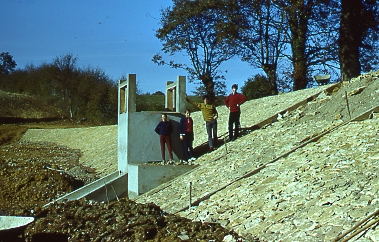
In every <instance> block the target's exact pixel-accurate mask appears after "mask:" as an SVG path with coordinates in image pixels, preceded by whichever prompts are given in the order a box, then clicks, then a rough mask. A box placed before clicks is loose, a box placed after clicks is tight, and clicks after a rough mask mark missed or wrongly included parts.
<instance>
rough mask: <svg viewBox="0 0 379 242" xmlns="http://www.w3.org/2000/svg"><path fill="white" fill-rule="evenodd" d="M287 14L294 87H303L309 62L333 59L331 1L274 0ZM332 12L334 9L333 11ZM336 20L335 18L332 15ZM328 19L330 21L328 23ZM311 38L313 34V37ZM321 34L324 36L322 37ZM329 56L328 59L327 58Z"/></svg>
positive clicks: (307, 79)
mask: <svg viewBox="0 0 379 242" xmlns="http://www.w3.org/2000/svg"><path fill="white" fill-rule="evenodd" d="M275 2H276V3H277V4H278V5H279V6H280V7H281V8H283V10H284V11H285V13H286V17H287V22H288V27H289V39H290V46H291V55H290V56H289V59H290V61H291V62H292V66H293V75H292V77H293V90H300V89H305V88H306V87H307V85H308V83H309V81H310V80H311V78H310V77H309V73H310V69H309V67H310V66H312V65H320V64H324V65H325V64H326V62H328V61H334V60H335V59H336V57H334V55H333V54H332V53H333V48H332V47H333V46H334V45H335V43H334V42H333V36H328V33H333V28H331V27H333V25H334V21H333V16H334V15H333V14H330V11H331V10H334V9H335V7H334V6H332V2H333V1H332V0H307V1H298V0H277V1H275ZM333 13H334V12H333ZM334 19H335V18H334ZM329 21H330V23H329ZM312 37H315V38H313V39H312ZM321 37H323V38H322V39H321ZM330 58H331V59H330Z"/></svg>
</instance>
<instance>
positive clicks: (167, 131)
mask: <svg viewBox="0 0 379 242" xmlns="http://www.w3.org/2000/svg"><path fill="white" fill-rule="evenodd" d="M154 131H155V132H156V133H157V134H158V135H159V142H160V145H161V154H162V162H163V164H165V144H166V145H167V149H168V153H169V155H170V159H171V161H173V160H174V158H173V156H172V148H171V140H170V135H171V133H172V124H171V122H170V121H168V120H167V114H162V121H160V122H159V123H158V124H157V126H156V127H155V129H154Z"/></svg>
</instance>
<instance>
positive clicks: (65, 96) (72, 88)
mask: <svg viewBox="0 0 379 242" xmlns="http://www.w3.org/2000/svg"><path fill="white" fill-rule="evenodd" d="M76 60H77V58H75V57H73V55H72V54H71V53H68V54H66V55H64V56H61V57H57V58H55V59H54V67H55V71H54V73H53V75H54V78H55V80H56V84H57V86H56V88H55V91H56V93H57V94H58V96H59V97H60V98H61V102H62V104H63V105H67V106H68V111H69V115H70V118H71V119H72V118H73V116H74V102H75V100H74V99H75V98H76V97H77V96H78V92H77V90H78V89H77V88H78V85H77V83H76V82H77V76H78V74H79V71H78V70H77V68H76Z"/></svg>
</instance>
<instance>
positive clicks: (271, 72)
mask: <svg viewBox="0 0 379 242" xmlns="http://www.w3.org/2000/svg"><path fill="white" fill-rule="evenodd" d="M262 69H263V71H264V72H265V73H266V75H267V77H268V81H269V83H270V92H271V94H272V95H277V94H278V85H277V84H276V78H277V75H276V66H275V65H269V64H266V65H263V66H262Z"/></svg>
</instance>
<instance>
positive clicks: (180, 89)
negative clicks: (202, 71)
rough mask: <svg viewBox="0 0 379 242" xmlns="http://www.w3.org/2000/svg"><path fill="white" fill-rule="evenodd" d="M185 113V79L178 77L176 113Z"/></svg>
mask: <svg viewBox="0 0 379 242" xmlns="http://www.w3.org/2000/svg"><path fill="white" fill-rule="evenodd" d="M185 111H186V77H185V76H178V77H177V81H176V112H179V113H184V112H185Z"/></svg>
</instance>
